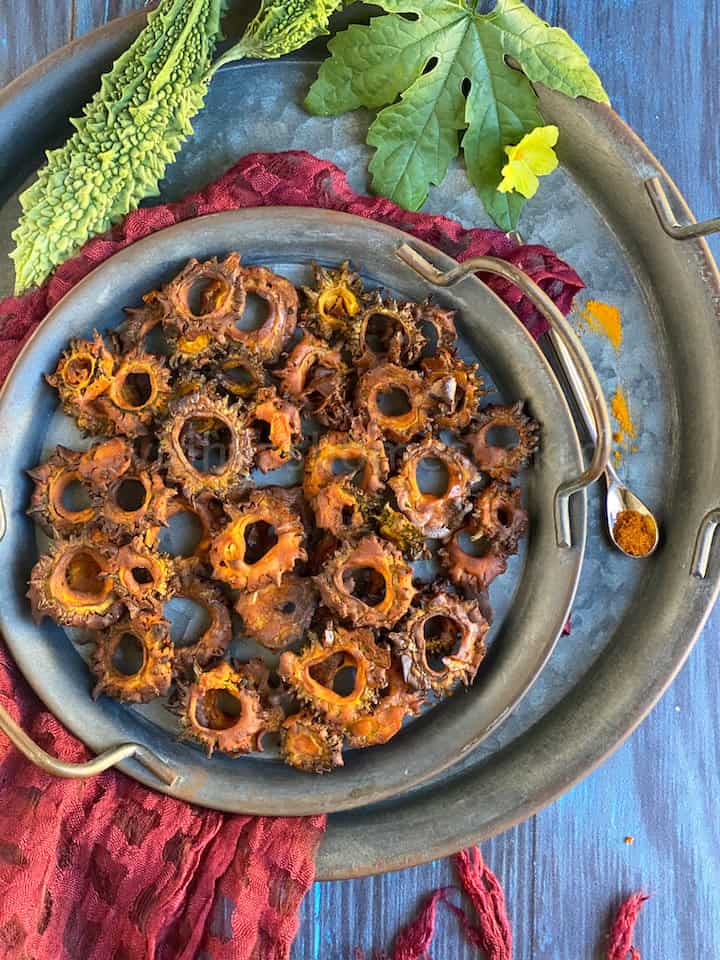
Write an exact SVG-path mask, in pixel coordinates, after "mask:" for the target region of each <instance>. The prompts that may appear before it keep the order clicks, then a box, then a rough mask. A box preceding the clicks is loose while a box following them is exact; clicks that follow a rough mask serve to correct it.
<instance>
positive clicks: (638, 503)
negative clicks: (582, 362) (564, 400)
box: [548, 330, 660, 560]
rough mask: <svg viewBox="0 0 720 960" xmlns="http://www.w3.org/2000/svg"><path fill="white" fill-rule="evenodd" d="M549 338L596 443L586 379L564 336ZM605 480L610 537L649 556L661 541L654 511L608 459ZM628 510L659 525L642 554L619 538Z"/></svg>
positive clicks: (621, 550) (625, 552)
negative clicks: (620, 523) (618, 526)
mask: <svg viewBox="0 0 720 960" xmlns="http://www.w3.org/2000/svg"><path fill="white" fill-rule="evenodd" d="M548 338H549V340H550V342H551V344H552V346H553V348H554V351H555V354H556V355H557V359H558V361H559V363H560V366H561V368H562V370H563V372H564V373H565V376H566V377H567V378H568V380H569V381H570V383H571V386H572V387H573V392H574V394H575V398H576V400H577V405H578V409H579V411H580V413H581V414H582V418H583V423H584V424H585V428H586V430H587V432H588V433H589V434H590V439H591V440H592V442H593V443H595V441H596V439H597V434H596V431H595V422H594V420H593V415H592V410H591V409H590V406H589V404H588V402H587V399H586V395H585V391H584V390H583V388H582V383H580V382H579V380H578V377H577V373H576V371H575V365H574V364H573V362H572V360H571V358H570V356H569V355H568V352H567V350H566V349H565V346H564V344H563V342H562V340H560V338H559V337H557V336H555V334H554V332H553V331H552V330H550V331H549V332H548ZM605 483H606V486H607V495H606V497H605V510H606V514H607V525H608V533H609V535H610V539H611V540H612V542H613V544H614V545H615V546H616V547H617V549H618V550H619V551H620V552H621V553H624V554H625V556H626V557H632V559H633V560H642V559H644V558H645V557H649V556H650V555H651V554H653V553H654V552H655V550H656V549H657V545H658V543H659V541H660V528H659V527H658V522H657V520H656V519H655V517H654V515H653V513H652V511H651V510H649V509H648V507H646V506H645V504H644V503H643V502H642V500H640V499H639V498H638V497H636V496H635V494H634V493H633V492H632V490H629V489H628V488H627V487H626V486H625V484H624V483H622V481H621V480H620V477H618V475H617V473H616V472H615V468H614V467H613V466H612V464H610V463H608V465H607V467H606V468H605ZM624 510H634V511H636V512H637V513H641V514H643V516H646V517H650V518H651V520H652V522H653V525H654V528H655V541H654V543H653V545H652V547H651V548H650V550H648V552H647V553H643V554H641V555H640V556H638V555H637V554H634V553H628V552H627V550H623V548H622V547H621V546H620V544H619V543H618V542H617V540H616V539H615V522H616V520H617V518H618V516H619V514H621V513H622V512H623V511H624Z"/></svg>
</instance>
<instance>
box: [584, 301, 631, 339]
mask: <svg viewBox="0 0 720 960" xmlns="http://www.w3.org/2000/svg"><path fill="white" fill-rule="evenodd" d="M580 319H581V320H583V321H584V322H585V323H586V324H587V325H588V327H589V328H590V330H592V332H593V333H597V334H599V335H600V336H603V337H607V339H608V340H609V341H610V343H611V344H612V345H613V347H614V348H615V349H616V350H618V351H619V350H620V347H621V346H622V340H623V326H622V315H621V314H620V311H619V310H618V308H617V307H613V306H611V305H610V304H609V303H602V301H600V300H588V301H587V303H586V304H585V306H584V307H583V308H582V309H581V310H580Z"/></svg>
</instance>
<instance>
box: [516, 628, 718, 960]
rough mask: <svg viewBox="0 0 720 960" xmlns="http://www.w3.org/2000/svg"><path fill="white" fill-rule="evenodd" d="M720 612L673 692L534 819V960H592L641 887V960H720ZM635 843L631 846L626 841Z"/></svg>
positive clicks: (639, 937)
mask: <svg viewBox="0 0 720 960" xmlns="http://www.w3.org/2000/svg"><path fill="white" fill-rule="evenodd" d="M719 631H720V610H716V611H715V612H714V613H713V616H712V619H711V621H710V623H709V625H708V628H707V629H706V631H705V634H704V637H703V638H702V640H701V641H700V642H699V644H698V646H697V648H696V649H695V650H694V651H693V653H692V654H691V656H690V659H689V661H688V663H687V665H686V666H685V668H684V669H683V671H682V673H681V674H680V676H679V677H678V679H677V680H676V682H675V684H674V686H673V687H672V689H671V690H670V691H669V692H668V693H667V695H666V696H665V698H664V699H663V700H662V701H661V703H660V704H659V705H658V706H657V707H656V709H655V710H654V712H653V713H652V715H651V716H650V717H649V719H648V720H647V721H646V722H645V723H644V724H643V725H642V726H641V727H640V729H639V730H638V731H637V732H636V733H635V735H634V736H633V737H632V738H631V739H630V741H629V742H628V743H626V744H625V745H624V746H623V747H622V748H621V749H620V750H619V751H618V752H617V753H616V754H615V755H614V756H613V757H612V758H611V759H610V760H609V761H608V762H607V763H606V764H605V765H604V766H603V767H602V768H601V769H600V770H599V771H598V772H597V773H595V774H594V775H593V776H592V777H590V778H589V779H588V780H586V781H585V782H584V783H582V784H580V785H579V786H578V787H576V788H575V789H574V790H573V791H572V792H571V793H569V794H567V795H566V796H565V797H563V798H562V799H561V800H559V801H558V802H557V803H556V804H554V805H553V806H551V807H550V808H548V809H547V810H545V811H543V813H541V814H540V815H539V816H538V817H537V837H538V845H537V875H536V886H537V890H538V891H545V896H544V897H543V898H542V899H541V898H540V897H538V901H537V904H536V923H535V953H534V954H533V960H558V958H565V957H567V958H575V957H590V956H592V952H591V948H592V945H593V944H597V943H599V942H601V937H602V935H603V934H604V933H605V931H606V928H607V911H608V910H609V909H610V907H612V906H614V905H616V903H617V899H618V898H619V897H621V896H622V895H624V894H626V893H630V892H632V891H633V890H637V889H644V890H646V891H647V892H649V893H651V894H652V895H653V896H652V899H651V900H650V901H649V903H648V904H646V906H645V909H644V912H643V914H642V919H641V921H640V924H639V927H638V933H637V941H638V945H639V946H640V945H641V946H642V954H643V957H648V958H650V960H654V958H661V957H662V958H665V957H678V958H688V960H690V958H696V957H718V956H720V823H719V821H718V816H717V810H716V806H717V803H716V799H717V797H718V796H719V795H720V733H719V732H718V725H717V723H716V721H715V718H716V715H717V704H718V700H719V698H720V674H719V673H718V670H717V666H716V655H715V643H716V640H717V635H718V632H719ZM626 836H632V837H633V838H634V842H633V843H632V845H629V844H626V843H625V842H624V838H625V837H626Z"/></svg>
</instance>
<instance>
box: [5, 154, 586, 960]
mask: <svg viewBox="0 0 720 960" xmlns="http://www.w3.org/2000/svg"><path fill="white" fill-rule="evenodd" d="M276 205H296V206H312V207H325V208H328V209H333V210H341V211H344V212H346V213H353V214H357V215H359V216H363V217H370V218H373V219H376V220H380V221H382V222H385V223H389V224H392V225H393V226H397V227H400V228H401V229H404V230H406V231H408V232H409V233H412V234H414V235H415V236H416V237H419V238H420V239H422V240H426V241H428V242H429V243H431V244H434V245H435V246H437V247H439V248H440V249H442V250H444V251H445V252H447V253H449V254H450V255H451V256H453V257H455V258H456V259H458V260H465V259H467V258H469V257H472V256H476V255H479V254H492V255H494V256H499V257H503V258H504V259H506V260H508V261H510V262H512V263H514V264H516V265H518V266H519V267H522V268H523V269H524V270H526V271H527V272H528V273H529V274H530V275H531V276H532V277H533V278H534V279H535V280H536V281H538V282H539V283H540V284H541V286H543V287H544V288H545V290H546V291H547V292H548V294H549V295H550V296H551V297H552V298H553V299H554V300H555V302H556V303H557V304H558V305H559V306H560V308H561V309H562V310H563V311H564V312H566V313H567V312H568V311H569V309H570V305H571V303H572V300H573V298H574V296H575V294H576V293H577V291H578V290H580V289H581V288H582V286H583V284H582V282H581V280H580V278H579V277H578V276H577V274H576V273H575V272H574V271H573V270H572V269H571V268H570V267H569V266H568V265H567V264H565V263H563V262H562V261H561V260H560V259H558V257H556V256H555V254H554V253H552V251H550V250H548V249H546V248H545V247H541V246H518V245H517V244H515V243H514V242H513V241H511V240H509V239H508V238H507V237H506V236H505V235H504V234H502V233H500V232H499V231H496V230H466V229H464V228H463V227H462V226H461V225H460V224H458V223H457V222H455V221H453V220H449V219H448V218H446V217H442V216H431V215H428V214H421V213H408V212H407V211H404V210H402V209H400V208H399V207H397V206H396V205H395V204H393V203H391V202H390V201H389V200H385V199H382V198H377V197H366V196H361V195H359V194H357V193H355V192H354V191H353V190H352V189H351V188H350V186H349V185H348V182H347V179H346V177H345V175H344V173H343V172H342V171H341V170H339V169H338V168H337V167H335V166H334V165H333V164H331V163H329V162H328V161H325V160H321V159H319V158H317V157H314V156H312V155H311V154H308V153H304V152H300V151H291V152H287V153H278V154H262V153H256V154H252V155H250V156H247V157H245V158H243V159H242V160H240V161H239V163H237V164H236V165H235V166H234V167H232V169H230V170H229V171H228V172H227V173H226V174H224V175H223V176H222V177H221V178H220V179H219V180H216V181H215V182H214V183H211V184H210V185H209V186H207V187H205V188H204V189H203V190H201V191H199V192H197V193H193V194H190V195H189V196H187V197H186V198H185V199H184V200H181V201H179V202H178V203H172V204H165V205H161V206H156V207H149V208H144V209H141V210H136V211H134V212H133V213H131V214H129V215H128V216H127V217H126V218H125V220H124V221H123V222H122V223H121V224H119V225H118V226H117V227H116V228H115V229H113V230H112V231H110V232H109V233H108V234H106V235H104V236H102V237H99V238H97V239H94V240H91V241H90V242H89V243H87V244H86V245H85V247H84V248H83V250H82V252H81V253H80V254H78V256H76V257H74V258H73V259H72V260H69V261H68V262H67V263H65V264H63V265H62V266H61V267H60V268H59V269H58V270H57V271H56V272H55V274H54V275H53V277H52V278H51V279H50V280H49V282H48V283H47V284H45V285H44V286H43V287H42V288H39V289H36V290H34V291H31V292H30V293H28V294H25V295H24V296H22V297H19V298H13V297H10V298H8V299H6V300H4V301H0V382H2V380H4V378H5V376H6V375H7V373H8V371H9V369H10V367H11V366H12V363H13V361H14V359H15V357H16V356H17V354H18V352H19V350H20V348H21V346H22V344H23V343H24V341H25V340H26V339H27V338H28V337H29V335H30V334H31V333H32V331H33V330H34V329H35V328H36V327H37V325H38V324H39V323H40V321H41V320H42V319H43V318H44V317H45V315H46V314H47V312H48V310H49V309H50V308H51V307H52V306H54V305H55V304H56V303H57V302H58V300H60V299H61V297H62V296H64V294H66V293H67V292H68V290H70V289H71V288H72V287H73V286H74V284H76V283H77V282H78V280H80V279H81V278H82V277H84V276H85V275H86V274H88V273H89V272H90V271H91V270H92V269H94V267H96V266H97V264H99V263H101V262H102V261H103V260H105V259H107V258H108V257H109V256H111V255H112V254H113V253H115V252H116V251H117V250H120V249H122V248H123V247H126V246H128V245H129V244H131V243H133V242H134V241H135V240H139V239H140V238H141V237H145V236H147V235H148V234H151V233H153V232H154V231H156V230H160V229H162V228H163V227H167V226H170V225H171V224H173V223H177V222H179V221H181V220H187V219H189V218H192V217H197V216H201V215H203V214H207V213H216V212H218V211H220V210H231V209H236V208H239V207H255V206H276ZM490 285H491V286H492V287H493V288H494V289H495V290H496V292H497V293H498V294H499V295H500V296H501V297H502V298H503V299H504V300H505V301H506V302H507V303H508V304H510V306H511V307H512V308H513V309H514V310H515V312H516V313H517V314H518V315H519V316H520V318H521V319H522V320H523V322H524V323H525V324H526V326H527V327H528V329H530V330H531V332H533V333H534V334H535V335H539V334H540V333H542V332H543V330H544V322H543V321H542V319H541V318H540V317H539V316H538V314H537V313H536V311H535V310H534V308H533V307H532V305H531V304H530V303H529V302H528V301H527V300H525V299H524V298H523V297H522V295H521V294H520V293H519V292H518V291H517V290H516V289H515V288H514V287H512V286H511V285H510V284H508V283H506V282H505V281H502V280H498V279H493V280H492V281H491V282H490ZM0 703H2V705H3V706H4V707H5V708H6V709H7V710H9V711H10V712H11V713H12V715H13V716H14V717H15V718H16V719H18V720H19V721H20V723H21V724H22V726H23V728H24V729H25V730H26V731H27V732H28V733H29V734H30V735H31V736H32V737H33V738H34V739H35V740H36V741H37V742H38V743H40V744H41V746H42V747H44V748H45V749H46V750H48V751H49V752H51V753H53V754H55V755H57V756H59V757H61V758H62V759H64V760H71V761H78V760H81V759H84V758H86V757H87V751H86V750H85V748H84V747H83V746H82V744H80V743H79V741H78V740H76V739H75V738H74V737H72V736H71V735H70V734H69V733H68V732H67V731H66V730H65V729H64V728H63V727H62V726H61V725H60V724H59V723H58V722H57V721H56V720H55V719H54V718H53V717H52V716H51V715H50V714H49V713H48V712H47V711H46V710H45V709H44V708H43V706H42V705H41V704H40V702H39V701H38V700H37V699H36V697H35V696H34V695H33V694H32V692H31V691H30V689H29V687H28V686H27V684H26V682H25V681H24V679H23V678H22V677H21V676H20V674H19V672H18V670H17V668H16V667H15V665H14V663H13V661H12V658H11V657H10V655H9V654H8V652H7V650H6V649H5V648H4V647H2V646H0ZM324 825H325V823H324V818H322V817H310V818H303V819H300V818H295V819H284V818H275V819H272V818H266V817H257V818H252V817H244V816H231V815H227V814H221V813H215V812H213V811H208V810H203V809H200V808H197V807H193V806H190V805H189V804H185V803H180V802H178V801H175V800H172V799H169V798H167V797H165V796H161V795H160V794H156V793H154V792H152V791H150V790H147V789H145V788H144V787H142V786H140V785H139V784H137V783H135V782H133V781H132V780H130V779H128V778H126V777H124V776H122V775H120V774H116V773H113V772H108V773H106V774H103V775H102V776H100V777H97V778H95V779H93V780H88V781H70V780H56V779H53V778H52V777H49V776H47V775H45V774H43V773H41V772H40V771H39V770H38V769H37V768H35V767H34V766H32V764H30V763H29V762H28V761H26V760H25V759H24V758H23V757H21V755H20V754H18V753H17V751H15V750H14V749H13V748H12V747H10V745H9V744H8V742H7V741H6V740H5V738H4V737H2V736H0V958H5V957H7V958H16V957H17V958H21V957H23V958H25V957H28V958H29V957H32V958H33V960H141V958H146V957H147V958H150V957H152V958H157V960H190V958H192V957H197V958H202V960H250V958H252V960H282V958H286V957H287V956H288V955H289V950H290V945H291V943H292V940H293V937H294V935H295V932H296V927H297V911H298V907H299V905H300V902H301V900H302V897H303V895H304V894H305V892H306V891H307V889H308V887H309V886H310V884H311V883H312V881H313V876H314V854H315V850H316V847H317V844H318V842H319V840H320V838H321V836H322V833H323V830H324ZM405 956H408V954H407V953H406V954H405Z"/></svg>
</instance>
